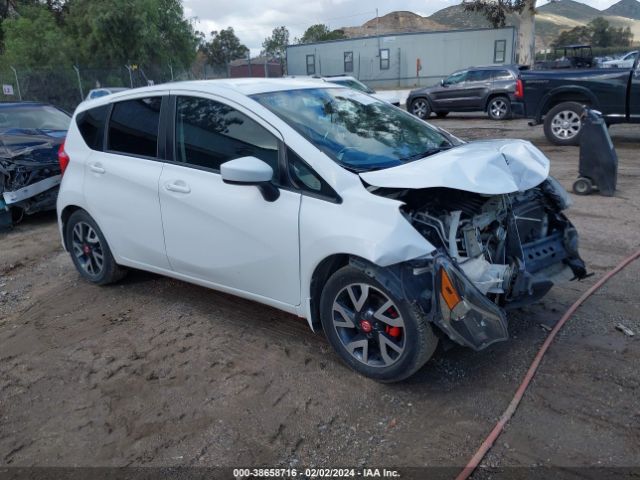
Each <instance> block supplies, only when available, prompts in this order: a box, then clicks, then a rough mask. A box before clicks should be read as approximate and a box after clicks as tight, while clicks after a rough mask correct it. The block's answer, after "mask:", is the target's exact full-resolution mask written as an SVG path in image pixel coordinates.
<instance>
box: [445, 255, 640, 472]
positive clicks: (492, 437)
mask: <svg viewBox="0 0 640 480" xmlns="http://www.w3.org/2000/svg"><path fill="white" fill-rule="evenodd" d="M639 257H640V250H638V251H637V252H636V253H634V254H633V255H631V256H630V257H627V258H626V259H624V260H623V261H622V262H620V263H619V264H618V265H617V266H616V267H615V268H614V269H613V270H610V271H609V272H607V273H606V274H605V275H604V276H603V277H602V278H601V279H600V280H598V281H597V282H596V283H595V284H594V285H593V286H592V287H591V288H589V289H588V290H587V291H586V292H584V293H583V294H582V296H581V297H580V298H579V299H578V300H577V301H576V302H575V303H574V304H573V305H571V307H569V310H567V311H566V312H565V314H564V315H563V316H562V318H561V319H560V321H558V323H557V324H556V326H555V327H553V330H551V332H550V333H549V335H548V336H547V338H546V340H545V341H544V343H543V344H542V347H540V350H539V351H538V353H537V355H536V356H535V358H534V359H533V362H532V363H531V366H530V367H529V370H527V374H526V375H525V376H524V379H523V380H522V383H521V384H520V386H519V387H518V390H516V393H515V395H514V396H513V399H512V400H511V403H509V406H508V407H507V409H506V410H505V411H504V413H503V414H502V416H501V417H500V420H498V423H496V425H495V427H493V430H491V432H490V433H489V435H488V436H487V438H485V440H484V441H483V442H482V444H481V445H480V448H478V451H477V452H476V453H475V454H474V455H473V457H471V460H469V463H467V466H466V467H464V468H463V469H462V471H461V472H460V473H459V474H458V476H457V477H456V480H466V479H467V478H469V475H471V474H472V473H473V471H474V470H475V469H476V468H477V467H478V465H479V464H480V462H481V461H482V459H483V458H484V456H485V455H486V454H487V452H488V451H489V449H490V448H491V447H492V446H493V444H494V442H495V441H496V439H497V438H498V436H499V435H500V434H501V433H502V429H503V428H504V426H505V425H506V423H507V422H508V421H509V419H511V417H512V416H513V414H514V413H515V411H516V408H518V405H519V404H520V400H522V396H523V395H524V392H525V391H526V389H527V387H528V386H529V383H531V380H532V379H533V376H534V375H535V373H536V371H537V370H538V366H539V365H540V362H541V361H542V357H544V354H545V353H546V352H547V350H548V349H549V346H550V345H551V342H552V341H553V339H554V338H555V336H556V334H557V333H558V332H559V331H560V329H561V328H562V326H563V325H564V324H565V323H567V320H569V318H570V317H571V316H572V315H573V314H574V313H575V311H576V310H577V309H578V307H579V306H580V305H582V304H583V303H584V301H585V300H586V299H587V298H589V297H590V296H591V295H593V293H594V292H595V291H596V290H598V289H599V288H600V287H602V286H603V285H604V284H605V283H607V281H608V280H609V279H610V278H611V277H613V276H614V275H615V274H617V273H618V272H619V271H620V270H622V269H623V268H625V267H626V266H627V265H629V264H630V263H631V262H633V261H634V260H636V259H638V258H639Z"/></svg>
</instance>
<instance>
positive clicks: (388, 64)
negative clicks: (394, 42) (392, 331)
mask: <svg viewBox="0 0 640 480" xmlns="http://www.w3.org/2000/svg"><path fill="white" fill-rule="evenodd" d="M382 52H387V58H385V59H383V58H382ZM378 55H380V70H389V69H390V68H391V50H389V49H388V48H381V49H380V51H379V52H378ZM383 60H384V61H385V62H387V66H386V67H383V66H382V61H383Z"/></svg>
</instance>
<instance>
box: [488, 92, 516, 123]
mask: <svg viewBox="0 0 640 480" xmlns="http://www.w3.org/2000/svg"><path fill="white" fill-rule="evenodd" d="M487 114H488V115H489V118H490V119H491V120H505V119H507V118H509V116H510V115H511V102H510V101H509V99H508V98H507V97H504V96H500V97H495V98H492V99H491V100H490V101H489V104H488V105H487Z"/></svg>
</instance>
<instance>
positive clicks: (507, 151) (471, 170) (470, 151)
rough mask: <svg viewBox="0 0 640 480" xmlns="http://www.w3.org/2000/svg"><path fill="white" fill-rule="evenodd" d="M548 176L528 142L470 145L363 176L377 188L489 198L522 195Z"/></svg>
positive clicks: (542, 157) (542, 160) (541, 158)
mask: <svg viewBox="0 0 640 480" xmlns="http://www.w3.org/2000/svg"><path fill="white" fill-rule="evenodd" d="M548 176H549V160H548V159H547V157H545V155H544V154H543V153H542V152H541V151H540V150H538V149H537V148H536V147H534V146H533V145H532V144H531V142H528V141H526V140H490V141H483V142H473V143H467V144H464V145H460V146H458V147H455V148H452V149H451V150H445V151H443V152H440V153H437V154H435V155H431V156H429V157H427V158H424V159H422V160H417V161H415V162H411V163H407V164H405V165H400V166H398V167H393V168H387V169H384V170H377V171H373V172H366V173H361V174H360V177H362V179H363V180H364V181H365V182H367V183H368V184H370V185H373V186H376V187H385V188H433V187H448V188H455V189H456V190H466V191H468V192H474V193H483V194H487V195H497V194H502V193H513V192H517V191H521V192H522V191H525V190H528V189H530V188H533V187H535V186H536V185H539V184H540V183H542V182H543V181H544V180H545V179H546V178H547V177H548Z"/></svg>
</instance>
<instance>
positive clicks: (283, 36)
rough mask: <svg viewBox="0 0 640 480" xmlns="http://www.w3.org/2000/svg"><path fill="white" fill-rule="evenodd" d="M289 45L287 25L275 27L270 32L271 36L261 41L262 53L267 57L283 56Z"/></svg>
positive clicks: (280, 57)
mask: <svg viewBox="0 0 640 480" xmlns="http://www.w3.org/2000/svg"><path fill="white" fill-rule="evenodd" d="M287 45H289V30H287V27H276V28H274V29H273V32H271V36H270V37H267V38H265V39H264V42H262V48H263V50H262V55H267V56H269V57H276V58H279V59H282V58H284V56H285V52H286V50H287Z"/></svg>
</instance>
